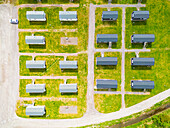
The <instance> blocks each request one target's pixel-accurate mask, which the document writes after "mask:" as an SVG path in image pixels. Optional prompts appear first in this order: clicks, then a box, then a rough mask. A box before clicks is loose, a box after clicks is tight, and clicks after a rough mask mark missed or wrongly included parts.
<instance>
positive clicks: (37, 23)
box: [30, 20, 47, 25]
mask: <svg viewBox="0 0 170 128" xmlns="http://www.w3.org/2000/svg"><path fill="white" fill-rule="evenodd" d="M30 25H47V20H46V21H30Z"/></svg>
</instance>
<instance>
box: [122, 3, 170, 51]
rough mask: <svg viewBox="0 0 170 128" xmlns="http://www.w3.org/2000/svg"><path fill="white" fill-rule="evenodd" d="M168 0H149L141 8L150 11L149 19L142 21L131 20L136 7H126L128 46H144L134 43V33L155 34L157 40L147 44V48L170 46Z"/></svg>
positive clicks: (126, 41) (126, 40) (126, 39)
mask: <svg viewBox="0 0 170 128" xmlns="http://www.w3.org/2000/svg"><path fill="white" fill-rule="evenodd" d="M168 5H170V3H168V1H167V0H148V1H147V7H146V8H141V10H148V11H149V19H147V21H146V22H145V21H141V22H131V14H132V12H133V11H136V8H126V38H125V44H126V48H130V49H131V48H143V45H140V44H139V45H132V44H131V35H132V34H155V42H153V43H152V44H151V45H147V48H169V47H170V43H167V42H170V38H167V37H168V35H169V34H170V31H169V25H170V23H169V20H168V19H170V15H169V11H168V10H169V9H170V8H169V6H168Z"/></svg>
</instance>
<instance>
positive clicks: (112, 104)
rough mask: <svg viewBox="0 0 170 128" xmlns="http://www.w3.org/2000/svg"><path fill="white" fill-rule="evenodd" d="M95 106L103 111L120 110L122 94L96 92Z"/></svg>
mask: <svg viewBox="0 0 170 128" xmlns="http://www.w3.org/2000/svg"><path fill="white" fill-rule="evenodd" d="M94 101H95V108H96V110H97V111H99V112H101V113H110V112H115V111H118V110H119V109H120V108H121V95H112V94H95V95H94Z"/></svg>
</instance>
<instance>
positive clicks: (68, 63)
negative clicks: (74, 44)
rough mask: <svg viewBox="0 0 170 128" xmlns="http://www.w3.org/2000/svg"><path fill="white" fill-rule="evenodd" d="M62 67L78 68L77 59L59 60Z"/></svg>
mask: <svg viewBox="0 0 170 128" xmlns="http://www.w3.org/2000/svg"><path fill="white" fill-rule="evenodd" d="M59 65H60V68H61V69H77V68H78V66H77V61H60V62H59Z"/></svg>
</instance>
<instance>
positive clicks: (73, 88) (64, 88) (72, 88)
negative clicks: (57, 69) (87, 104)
mask: <svg viewBox="0 0 170 128" xmlns="http://www.w3.org/2000/svg"><path fill="white" fill-rule="evenodd" d="M59 91H60V93H77V91H78V90H77V84H60V87H59Z"/></svg>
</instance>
